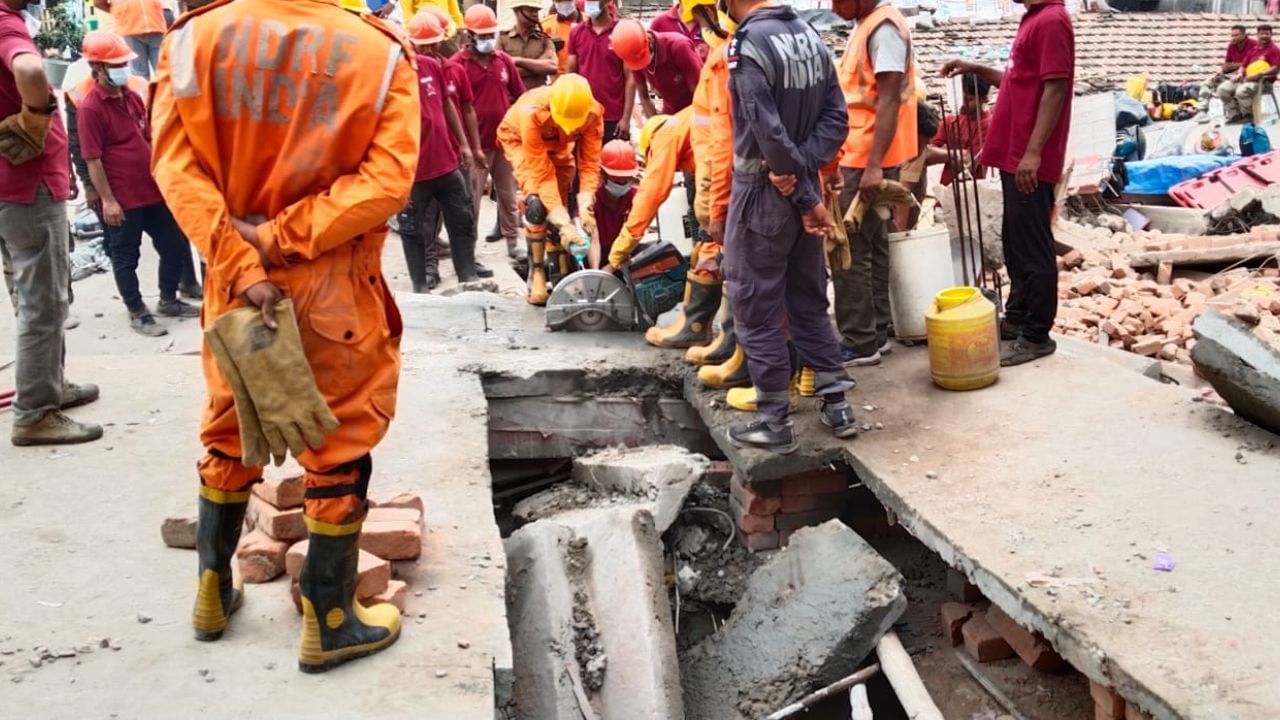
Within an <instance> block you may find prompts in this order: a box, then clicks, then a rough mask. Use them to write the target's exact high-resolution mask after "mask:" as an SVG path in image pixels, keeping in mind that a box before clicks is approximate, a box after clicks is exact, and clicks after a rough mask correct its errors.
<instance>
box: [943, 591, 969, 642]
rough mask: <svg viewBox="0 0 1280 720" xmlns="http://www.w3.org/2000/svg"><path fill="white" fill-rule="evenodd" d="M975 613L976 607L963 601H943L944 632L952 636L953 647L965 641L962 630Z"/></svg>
mask: <svg viewBox="0 0 1280 720" xmlns="http://www.w3.org/2000/svg"><path fill="white" fill-rule="evenodd" d="M973 613H974V609H973V608H972V607H969V606H968V605H965V604H963V603H957V602H946V603H942V610H941V613H940V614H941V616H942V633H943V634H944V635H946V636H947V637H949V638H951V647H957V646H959V645H960V644H961V643H963V642H964V635H963V634H962V633H961V632H960V631H961V629H962V628H963V627H964V624H965V623H966V622H967V621H968V620H969V618H971V617H973Z"/></svg>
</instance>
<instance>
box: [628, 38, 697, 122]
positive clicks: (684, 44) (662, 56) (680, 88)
mask: <svg viewBox="0 0 1280 720" xmlns="http://www.w3.org/2000/svg"><path fill="white" fill-rule="evenodd" d="M612 44H613V50H614V52H616V53H617V54H618V57H620V58H622V64H623V65H625V66H626V68H627V70H630V71H631V75H632V81H633V83H634V84H635V86H636V89H637V90H639V92H640V104H641V106H642V107H643V108H644V113H645V117H653V116H654V115H657V114H658V111H657V110H656V109H655V108H654V106H653V101H652V100H651V99H649V88H650V87H652V88H653V91H654V92H655V93H657V94H658V97H660V98H662V114H663V115H674V114H676V113H678V112H680V111H681V110H683V109H685V108H687V107H689V106H690V105H692V104H693V89H694V88H695V87H697V86H698V77H699V75H701V73H702V59H701V58H699V57H698V51H697V50H696V49H694V47H693V41H691V40H689V38H687V37H684V36H683V35H677V34H675V33H659V32H654V31H652V30H645V29H644V26H643V25H641V24H640V21H639V20H636V19H634V18H624V19H622V20H619V21H618V24H617V25H616V26H615V27H614V29H613V34H612Z"/></svg>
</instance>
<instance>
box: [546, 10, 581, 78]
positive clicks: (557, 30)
mask: <svg viewBox="0 0 1280 720" xmlns="http://www.w3.org/2000/svg"><path fill="white" fill-rule="evenodd" d="M575 24H577V23H576V22H575V21H573V20H561V19H560V16H559V15H556V14H554V13H552V14H551V15H548V16H547V17H544V18H542V32H544V33H546V34H547V37H549V38H551V39H552V40H553V41H554V40H560V41H561V42H563V43H564V44H563V45H562V46H561V47H560V49H559V50H557V51H556V60H557V61H558V62H559V67H557V68H556V72H558V73H560V74H561V75H563V74H565V73H566V72H569V33H570V32H571V31H572V30H573V26H574V25H575Z"/></svg>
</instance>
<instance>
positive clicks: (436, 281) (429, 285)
mask: <svg viewBox="0 0 1280 720" xmlns="http://www.w3.org/2000/svg"><path fill="white" fill-rule="evenodd" d="M439 285H440V276H439V275H428V276H427V277H426V278H425V279H424V280H423V281H422V284H421V285H414V286H413V291H414V292H415V293H417V294H419V295H423V294H426V293H429V292H431V291H432V290H435V289H436V287H437V286H439Z"/></svg>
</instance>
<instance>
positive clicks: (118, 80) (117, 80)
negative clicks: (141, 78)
mask: <svg viewBox="0 0 1280 720" xmlns="http://www.w3.org/2000/svg"><path fill="white" fill-rule="evenodd" d="M107 80H108V81H110V82H111V84H112V85H115V86H116V87H124V86H125V85H128V84H129V67H128V66H127V65H126V66H125V67H113V68H107Z"/></svg>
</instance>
